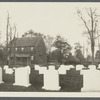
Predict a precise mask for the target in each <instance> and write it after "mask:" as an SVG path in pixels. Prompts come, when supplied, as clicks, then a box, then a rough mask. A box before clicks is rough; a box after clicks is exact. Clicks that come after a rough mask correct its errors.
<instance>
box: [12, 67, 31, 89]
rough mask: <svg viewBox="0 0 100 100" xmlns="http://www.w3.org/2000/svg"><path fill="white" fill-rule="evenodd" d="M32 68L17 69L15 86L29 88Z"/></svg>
mask: <svg viewBox="0 0 100 100" xmlns="http://www.w3.org/2000/svg"><path fill="white" fill-rule="evenodd" d="M29 74H30V67H29V66H27V67H21V68H16V69H15V83H14V84H13V85H20V86H25V87H28V86H30V85H31V84H30V83H29Z"/></svg>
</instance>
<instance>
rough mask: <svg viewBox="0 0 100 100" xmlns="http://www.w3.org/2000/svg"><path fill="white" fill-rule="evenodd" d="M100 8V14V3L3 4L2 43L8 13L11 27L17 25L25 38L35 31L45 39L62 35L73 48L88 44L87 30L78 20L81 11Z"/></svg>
mask: <svg viewBox="0 0 100 100" xmlns="http://www.w3.org/2000/svg"><path fill="white" fill-rule="evenodd" d="M89 7H92V8H97V10H98V12H99V13H100V3H99V2H98V3H90V2H89V3H76V2H72V3H71V2H70V3H69V2H48V3H47V2H23V3H22V2H16V3H14V2H5V3H4V2H0V31H1V40H2V41H4V40H5V39H6V38H5V37H6V35H5V34H6V22H7V12H9V15H10V23H11V25H13V24H14V23H15V24H16V27H17V32H18V34H19V37H21V35H22V34H24V32H26V31H28V30H30V29H32V30H33V31H35V32H40V33H43V34H45V35H48V34H49V35H51V36H53V37H55V36H56V35H57V34H60V35H61V36H63V37H64V38H66V39H67V40H68V42H69V43H70V44H71V45H73V44H74V43H76V42H80V43H81V44H82V45H83V43H86V38H85V37H84V36H83V35H82V33H83V31H84V26H83V24H82V22H81V20H80V19H79V17H78V16H77V13H76V12H77V9H83V8H89Z"/></svg>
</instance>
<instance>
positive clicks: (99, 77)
mask: <svg viewBox="0 0 100 100" xmlns="http://www.w3.org/2000/svg"><path fill="white" fill-rule="evenodd" d="M89 68H90V69H89V70H82V71H81V74H83V88H82V89H81V91H82V92H98V91H100V70H96V66H95V65H89Z"/></svg>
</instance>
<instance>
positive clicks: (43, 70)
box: [39, 67, 47, 74]
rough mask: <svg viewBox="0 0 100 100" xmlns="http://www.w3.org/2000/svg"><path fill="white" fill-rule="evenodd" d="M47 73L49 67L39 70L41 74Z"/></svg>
mask: <svg viewBox="0 0 100 100" xmlns="http://www.w3.org/2000/svg"><path fill="white" fill-rule="evenodd" d="M46 71H47V67H41V68H39V74H44V73H45V72H46Z"/></svg>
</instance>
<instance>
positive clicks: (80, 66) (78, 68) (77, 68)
mask: <svg viewBox="0 0 100 100" xmlns="http://www.w3.org/2000/svg"><path fill="white" fill-rule="evenodd" d="M83 68H84V66H83V65H76V70H82V69H83Z"/></svg>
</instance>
